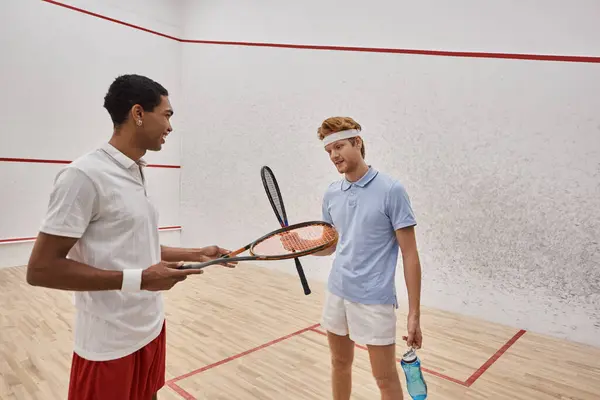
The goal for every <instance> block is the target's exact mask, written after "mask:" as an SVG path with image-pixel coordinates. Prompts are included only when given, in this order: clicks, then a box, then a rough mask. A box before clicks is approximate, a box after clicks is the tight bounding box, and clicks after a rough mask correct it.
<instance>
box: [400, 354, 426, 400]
mask: <svg viewBox="0 0 600 400" xmlns="http://www.w3.org/2000/svg"><path fill="white" fill-rule="evenodd" d="M400 365H401V366H402V369H403V370H404V376H406V389H407V390H408V393H409V394H410V397H412V398H413V400H424V399H426V398H427V384H426V383H425V379H424V378H423V371H421V360H419V357H417V353H416V351H415V349H414V348H411V349H410V350H408V351H407V352H406V353H404V355H403V356H402V360H401V361H400Z"/></svg>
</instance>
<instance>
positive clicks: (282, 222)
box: [260, 165, 311, 295]
mask: <svg viewBox="0 0 600 400" xmlns="http://www.w3.org/2000/svg"><path fill="white" fill-rule="evenodd" d="M267 174H269V175H270V176H271V178H272V180H273V185H274V187H275V191H276V192H277V197H279V204H275V199H273V196H272V195H271V191H270V190H269V185H268V183H267V177H266V175H267ZM260 177H261V179H262V182H263V186H264V188H265V192H267V197H268V198H269V203H271V207H272V208H273V212H274V213H275V216H276V217H277V220H278V221H279V224H280V225H281V227H282V228H284V227H286V226H289V223H288V218H287V213H286V212H285V206H284V205H283V197H282V196H281V191H280V190H279V184H278V183H277V179H275V174H274V173H273V171H272V170H271V168H269V167H268V166H266V165H265V166H263V167H262V168H261V169H260ZM277 205H279V207H280V208H281V213H282V214H283V215H279V210H278V209H277ZM294 261H295V262H296V271H298V276H299V277H300V282H302V288H303V289H304V294H305V295H309V294H310V293H311V290H310V286H309V285H308V281H307V280H306V275H304V269H303V268H302V264H300V260H299V259H298V258H297V257H296V258H294Z"/></svg>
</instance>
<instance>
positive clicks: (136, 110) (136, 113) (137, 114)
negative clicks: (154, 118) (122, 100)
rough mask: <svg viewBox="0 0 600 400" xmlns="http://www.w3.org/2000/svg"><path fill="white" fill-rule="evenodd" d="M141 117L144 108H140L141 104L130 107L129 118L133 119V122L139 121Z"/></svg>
mask: <svg viewBox="0 0 600 400" xmlns="http://www.w3.org/2000/svg"><path fill="white" fill-rule="evenodd" d="M143 117H144V109H143V108H142V106H140V105H139V104H136V105H134V106H133V107H131V118H132V119H133V122H134V123H137V121H141V120H142V118H143Z"/></svg>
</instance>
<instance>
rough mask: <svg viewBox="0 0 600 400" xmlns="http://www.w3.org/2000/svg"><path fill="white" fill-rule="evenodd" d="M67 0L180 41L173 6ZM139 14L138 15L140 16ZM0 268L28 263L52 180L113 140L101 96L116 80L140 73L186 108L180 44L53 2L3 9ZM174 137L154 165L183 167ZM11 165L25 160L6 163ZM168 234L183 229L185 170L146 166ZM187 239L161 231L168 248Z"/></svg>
mask: <svg viewBox="0 0 600 400" xmlns="http://www.w3.org/2000/svg"><path fill="white" fill-rule="evenodd" d="M126 3H127V4H125V2H121V1H98V0H96V1H68V2H65V4H68V5H71V6H74V7H83V8H85V9H86V10H88V11H90V12H93V13H97V14H100V15H105V16H108V17H111V18H114V19H120V20H122V21H125V22H127V23H130V24H136V25H141V26H143V27H144V28H147V29H152V30H156V31H161V32H164V33H165V34H173V35H178V34H179V33H180V32H179V30H178V29H179V27H180V26H181V25H180V15H179V14H178V13H179V11H180V10H181V8H174V7H173V5H174V4H175V3H174V2H173V1H169V0H152V1H147V0H136V1H128V2H126ZM140 10H141V11H140ZM0 37H1V38H2V40H1V41H0V54H1V59H2V61H1V63H0V71H1V73H0V87H1V88H2V92H3V96H2V97H1V98H0V125H1V126H2V142H1V143H2V144H1V145H0V158H2V159H3V160H0V187H2V200H1V205H2V207H1V208H0V221H1V223H0V267H8V266H14V265H23V264H25V263H26V262H27V259H28V257H29V253H30V251H31V247H32V245H33V244H32V242H31V241H23V242H18V243H12V242H11V241H12V240H13V239H24V238H30V237H35V236H36V235H37V232H38V228H39V225H40V223H41V221H42V219H43V217H44V213H45V210H46V206H47V202H48V196H49V193H50V190H51V188H52V183H53V179H54V176H55V175H56V173H57V172H58V171H59V169H60V168H61V167H62V165H63V164H56V163H47V162H43V163H35V162H31V159H43V160H66V161H69V160H73V159H75V158H77V157H79V156H80V155H82V154H83V153H85V152H87V151H89V150H91V149H94V148H96V147H97V146H98V145H99V144H101V143H102V142H104V141H107V140H108V139H109V138H110V135H111V133H112V124H111V121H110V117H109V115H108V113H107V112H106V110H105V109H104V108H103V106H102V104H103V98H104V95H105V93H106V91H107V90H108V87H109V85H110V83H111V82H112V81H113V79H114V78H116V77H117V76H118V75H121V74H125V73H138V74H143V75H147V76H149V77H151V78H153V79H155V80H157V81H158V82H160V83H161V84H163V85H164V86H165V87H166V88H167V89H168V90H169V91H170V93H171V95H172V97H173V99H172V104H173V106H174V107H175V109H177V108H178V106H179V105H180V103H179V101H178V100H179V98H180V96H179V94H180V93H181V82H180V66H181V44H180V43H178V42H177V41H174V40H172V39H168V38H164V37H161V36H158V35H153V34H150V33H147V32H144V31H141V30H139V29H132V28H131V27H128V26H124V25H122V24H116V23H114V22H111V21H108V20H106V19H102V18H98V17H96V16H91V15H88V14H85V13H82V12H76V11H74V10H72V9H68V8H65V7H62V6H58V5H56V4H51V3H49V2H44V1H38V0H19V1H10V2H5V4H3V6H2V13H0ZM177 122H178V120H177V118H176V117H174V118H173V124H174V129H175V130H174V132H173V134H172V135H170V136H169V138H168V141H167V144H166V145H165V146H164V147H163V150H162V151H161V152H159V153H151V154H148V155H147V157H146V158H147V160H148V162H150V163H152V164H158V165H161V166H164V165H174V166H177V167H179V165H180V147H181V146H180V141H181V136H180V135H178V132H177ZM6 158H17V159H25V160H22V162H8V161H6V160H5V159H6ZM147 175H148V180H149V182H150V191H151V194H152V195H153V196H154V198H155V200H156V202H157V205H158V208H159V212H160V224H161V226H163V227H172V226H178V225H180V224H181V220H180V217H179V176H180V169H179V168H162V167H155V168H149V169H148V173H147ZM179 235H180V232H179V231H178V230H176V229H175V230H168V231H164V232H163V233H162V236H161V237H162V240H163V241H164V243H166V244H177V243H179Z"/></svg>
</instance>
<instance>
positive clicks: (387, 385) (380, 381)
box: [375, 373, 400, 392]
mask: <svg viewBox="0 0 600 400" xmlns="http://www.w3.org/2000/svg"><path fill="white" fill-rule="evenodd" d="M375 382H377V387H378V388H379V390H381V391H384V392H387V391H390V390H396V389H398V388H399V387H400V378H399V377H398V374H397V373H396V374H392V373H390V374H382V375H380V376H375Z"/></svg>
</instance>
